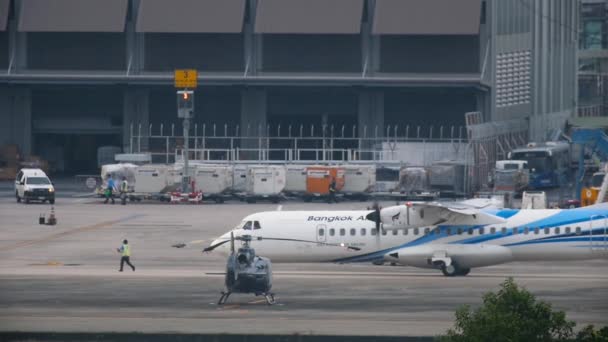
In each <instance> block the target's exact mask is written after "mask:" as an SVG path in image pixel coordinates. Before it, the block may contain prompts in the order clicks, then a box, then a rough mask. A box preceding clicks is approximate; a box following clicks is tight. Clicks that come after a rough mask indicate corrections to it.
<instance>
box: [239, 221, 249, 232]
mask: <svg viewBox="0 0 608 342" xmlns="http://www.w3.org/2000/svg"><path fill="white" fill-rule="evenodd" d="M251 225H252V224H251V221H243V222H241V223H239V225H238V226H236V229H244V230H251Z"/></svg>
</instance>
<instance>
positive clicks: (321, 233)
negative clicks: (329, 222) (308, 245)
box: [317, 224, 327, 242]
mask: <svg viewBox="0 0 608 342" xmlns="http://www.w3.org/2000/svg"><path fill="white" fill-rule="evenodd" d="M326 240H327V226H326V225H324V224H320V225H318V226H317V241H318V242H325V241H326Z"/></svg>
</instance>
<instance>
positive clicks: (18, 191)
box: [15, 169, 55, 204]
mask: <svg viewBox="0 0 608 342" xmlns="http://www.w3.org/2000/svg"><path fill="white" fill-rule="evenodd" d="M15 197H16V198H17V202H21V200H24V201H25V203H30V201H42V202H46V201H49V203H51V204H54V203H55V187H53V183H51V181H50V180H49V177H47V176H46V173H44V171H42V170H40V169H21V171H19V173H18V174H17V177H16V178H15Z"/></svg>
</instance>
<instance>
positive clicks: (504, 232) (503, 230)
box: [500, 227, 507, 235]
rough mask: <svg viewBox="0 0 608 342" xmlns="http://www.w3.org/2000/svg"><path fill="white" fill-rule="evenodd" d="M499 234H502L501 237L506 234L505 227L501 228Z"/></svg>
mask: <svg viewBox="0 0 608 342" xmlns="http://www.w3.org/2000/svg"><path fill="white" fill-rule="evenodd" d="M500 232H501V233H502V235H505V234H507V227H502V229H501V230H500Z"/></svg>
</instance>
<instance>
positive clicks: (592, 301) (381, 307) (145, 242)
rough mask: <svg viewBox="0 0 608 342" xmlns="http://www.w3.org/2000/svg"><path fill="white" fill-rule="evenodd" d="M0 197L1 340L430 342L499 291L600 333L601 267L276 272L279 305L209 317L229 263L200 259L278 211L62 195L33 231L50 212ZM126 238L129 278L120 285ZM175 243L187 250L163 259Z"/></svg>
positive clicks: (359, 267) (603, 311)
mask: <svg viewBox="0 0 608 342" xmlns="http://www.w3.org/2000/svg"><path fill="white" fill-rule="evenodd" d="M6 188H10V185H6V184H4V185H0V189H1V190H0V192H2V193H0V232H1V233H0V332H7V331H22V332H68V333H70V332H118V333H130V332H140V333H184V334H186V333H190V334H192V333H204V334H210V333H216V334H226V333H232V334H304V335H363V336H435V335H439V334H442V333H445V331H446V330H447V329H448V328H450V327H452V326H453V321H454V312H455V310H456V309H458V308H459V307H460V306H462V305H472V306H473V307H475V306H478V305H479V304H480V303H481V301H482V295H483V294H484V293H486V292H488V291H492V290H496V289H497V288H498V287H499V284H500V283H502V282H503V281H504V280H505V279H506V278H507V277H514V278H515V280H516V282H517V283H518V284H520V285H523V286H525V287H526V288H527V289H529V290H530V291H531V292H533V293H534V294H535V295H537V296H538V298H540V299H542V300H546V301H548V302H550V303H552V304H553V306H554V308H556V309H560V310H565V311H566V313H567V317H568V318H569V319H573V320H575V321H576V322H577V323H578V324H579V326H582V325H584V324H595V325H607V324H608V263H607V262H606V260H593V261H577V262H560V263H559V264H557V263H551V262H542V263H541V262H537V263H511V264H505V265H499V266H494V267H487V268H480V269H474V270H473V271H472V272H471V274H470V275H469V276H467V277H456V278H446V277H444V276H442V275H441V274H440V272H439V271H433V270H420V269H415V268H409V267H397V266H395V267H393V266H374V265H370V264H344V265H336V264H273V270H274V282H273V285H274V286H273V291H274V292H275V293H276V295H277V302H278V304H277V305H274V306H268V305H266V303H265V301H264V299H263V298H261V297H254V296H253V295H233V296H231V297H230V299H229V302H228V304H226V305H224V306H218V305H216V302H217V300H218V299H219V296H220V290H222V288H223V281H224V280H223V278H224V275H223V272H224V265H225V259H224V258H223V257H222V256H219V255H216V254H213V253H202V252H201V250H202V249H203V248H204V247H205V246H207V244H208V243H209V242H210V241H211V240H212V239H213V238H215V237H216V236H218V235H220V234H221V233H223V232H226V231H228V230H229V229H230V228H231V227H233V226H234V225H235V224H236V223H238V222H239V221H240V219H241V218H242V217H244V216H246V215H248V214H250V213H254V212H259V211H266V210H275V209H276V208H277V205H276V204H270V203H268V204H265V203H258V204H244V203H242V204H241V203H238V202H236V203H226V204H201V205H190V204H183V205H172V204H166V203H162V204H161V203H140V204H131V203H130V204H128V205H126V206H122V205H119V204H118V203H117V204H115V205H111V204H107V205H104V204H102V201H101V200H100V199H98V198H92V197H86V196H85V195H84V194H79V193H78V192H77V191H73V192H70V193H69V194H68V193H67V192H66V193H63V194H60V193H59V191H58V198H57V202H56V204H55V206H54V208H55V213H56V215H57V220H58V224H57V225H55V226H46V225H39V224H38V217H39V215H40V214H48V213H49V211H50V205H48V204H30V205H25V204H21V203H19V204H18V203H15V200H14V198H12V196H11V193H6V191H5V189H6ZM7 191H10V190H7ZM368 205H369V203H360V202H351V203H338V204H333V205H331V206H328V205H327V204H324V203H298V202H288V203H284V204H282V206H283V210H292V209H298V210H307V209H310V210H317V209H321V210H325V209H331V208H335V209H359V208H361V209H363V208H365V207H366V206H368ZM124 238H127V239H128V240H129V241H130V244H131V245H132V250H133V257H132V261H133V263H134V264H135V265H136V267H137V269H136V271H135V272H132V271H131V270H130V269H125V272H122V273H121V272H118V266H119V259H120V256H119V255H118V253H117V252H116V248H117V247H119V246H120V243H121V241H122V239H124ZM180 242H186V243H187V244H188V245H187V247H186V248H182V249H177V248H172V247H171V246H172V245H173V244H176V243H180Z"/></svg>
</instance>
